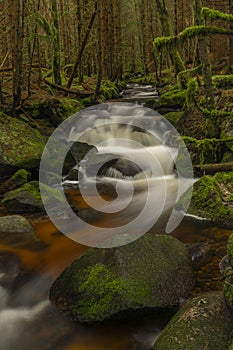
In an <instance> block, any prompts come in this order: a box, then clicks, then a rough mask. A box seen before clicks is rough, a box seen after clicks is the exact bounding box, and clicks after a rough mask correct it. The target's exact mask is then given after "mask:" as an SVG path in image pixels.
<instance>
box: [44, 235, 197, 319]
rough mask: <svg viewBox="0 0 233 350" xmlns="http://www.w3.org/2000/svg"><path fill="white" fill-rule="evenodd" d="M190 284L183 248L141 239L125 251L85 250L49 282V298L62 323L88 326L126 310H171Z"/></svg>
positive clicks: (164, 238)
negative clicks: (64, 319) (64, 320)
mask: <svg viewBox="0 0 233 350" xmlns="http://www.w3.org/2000/svg"><path fill="white" fill-rule="evenodd" d="M193 283H194V276H193V270H192V266H191V260H190V257H189V255H188V252H187V250H186V247H185V246H184V245H183V243H181V242H180V241H178V240H177V239H175V238H173V237H171V236H168V235H154V236H153V235H150V234H146V235H144V236H143V237H142V238H140V239H138V240H137V241H134V242H133V243H131V244H128V245H125V246H121V247H117V248H112V249H97V248H91V249H89V250H88V252H87V253H85V254H84V255H82V256H81V258H79V259H78V260H76V261H75V262H74V263H73V264H72V265H71V266H70V267H68V268H67V269H66V270H65V271H64V272H63V273H62V274H61V276H59V277H58V279H57V280H56V281H55V282H54V283H53V285H52V287H51V290H50V299H51V300H52V302H53V303H54V304H55V305H56V306H57V308H58V310H60V311H61V312H63V313H64V314H66V316H67V317H68V318H70V319H72V320H76V321H81V322H84V323H93V322H97V321H103V320H105V319H108V318H110V317H112V316H114V317H118V316H119V313H120V315H122V314H124V312H125V314H127V312H128V311H129V310H131V311H132V310H134V311H135V310H137V311H140V310H141V311H142V310H143V309H144V308H160V307H171V306H175V305H177V304H179V301H180V299H181V298H185V297H186V296H187V295H188V293H189V292H190V290H191V289H192V287H193Z"/></svg>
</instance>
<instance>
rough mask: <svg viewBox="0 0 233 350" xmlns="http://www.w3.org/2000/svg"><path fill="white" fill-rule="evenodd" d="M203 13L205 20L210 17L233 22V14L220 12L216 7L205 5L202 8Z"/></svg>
mask: <svg viewBox="0 0 233 350" xmlns="http://www.w3.org/2000/svg"><path fill="white" fill-rule="evenodd" d="M201 14H202V16H203V18H204V19H205V20H206V19H207V18H210V19H213V20H215V19H222V20H224V21H228V22H233V15H232V14H228V13H223V12H220V11H218V10H215V9H210V8H208V7H203V8H202V10H201Z"/></svg>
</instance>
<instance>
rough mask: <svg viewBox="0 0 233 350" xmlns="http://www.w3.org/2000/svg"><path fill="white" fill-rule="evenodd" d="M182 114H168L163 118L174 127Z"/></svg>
mask: <svg viewBox="0 0 233 350" xmlns="http://www.w3.org/2000/svg"><path fill="white" fill-rule="evenodd" d="M183 114H184V112H169V113H166V114H164V115H163V117H164V118H166V119H167V120H169V122H170V123H172V124H173V125H175V124H176V123H178V121H179V120H180V118H181V117H182V115H183Z"/></svg>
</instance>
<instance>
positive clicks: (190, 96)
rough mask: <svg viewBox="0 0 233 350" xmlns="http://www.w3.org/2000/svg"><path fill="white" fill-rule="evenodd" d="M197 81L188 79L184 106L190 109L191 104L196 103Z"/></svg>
mask: <svg viewBox="0 0 233 350" xmlns="http://www.w3.org/2000/svg"><path fill="white" fill-rule="evenodd" d="M196 96H197V82H196V79H190V80H189V82H188V86H187V90H186V107H187V108H188V109H191V108H192V106H193V104H194V105H196Z"/></svg>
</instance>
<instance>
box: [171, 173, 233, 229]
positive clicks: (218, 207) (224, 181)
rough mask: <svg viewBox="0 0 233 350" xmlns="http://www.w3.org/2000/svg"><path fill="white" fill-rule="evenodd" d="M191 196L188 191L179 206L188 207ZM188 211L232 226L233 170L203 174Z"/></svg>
mask: <svg viewBox="0 0 233 350" xmlns="http://www.w3.org/2000/svg"><path fill="white" fill-rule="evenodd" d="M189 198H190V194H189V193H188V192H186V193H185V194H184V195H183V196H182V197H181V199H180V200H179V202H178V204H177V208H178V209H182V208H186V207H187V200H189ZM188 213H189V214H191V215H195V216H198V217H202V218H206V219H208V220H210V221H213V222H216V223H221V224H225V225H227V226H230V227H232V226H233V224H232V223H233V172H228V173H216V174H215V175H214V176H208V175H205V176H202V177H201V178H200V180H198V181H197V182H196V183H195V184H194V186H193V193H192V199H191V203H190V205H189V208H188Z"/></svg>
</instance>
